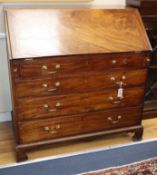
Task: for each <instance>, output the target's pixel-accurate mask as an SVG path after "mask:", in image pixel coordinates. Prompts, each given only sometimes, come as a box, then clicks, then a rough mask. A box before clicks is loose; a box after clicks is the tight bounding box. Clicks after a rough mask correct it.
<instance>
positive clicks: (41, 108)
mask: <svg viewBox="0 0 157 175" xmlns="http://www.w3.org/2000/svg"><path fill="white" fill-rule="evenodd" d="M143 96H144V89H143V88H130V89H124V96H123V98H118V97H117V89H113V90H107V91H99V92H89V93H78V94H71V95H59V96H48V97H39V98H22V99H18V100H17V103H16V105H17V108H16V110H17V116H18V119H19V120H26V119H32V118H42V117H50V116H51V117H56V116H61V115H69V114H77V113H83V112H90V111H100V110H108V109H114V108H119V107H127V106H128V107H129V106H137V105H140V104H142V102H143Z"/></svg>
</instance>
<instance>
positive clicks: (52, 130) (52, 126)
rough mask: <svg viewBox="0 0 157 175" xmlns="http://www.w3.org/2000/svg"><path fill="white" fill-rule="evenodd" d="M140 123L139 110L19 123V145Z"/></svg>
mask: <svg viewBox="0 0 157 175" xmlns="http://www.w3.org/2000/svg"><path fill="white" fill-rule="evenodd" d="M140 121H141V109H138V108H133V109H125V110H117V111H107V112H103V111H102V112H96V113H86V114H82V115H73V116H65V117H59V118H51V119H50V118H49V119H44V120H34V121H27V122H20V123H19V133H20V143H30V142H35V141H44V140H48V139H54V138H60V137H66V136H74V135H77V134H84V133H92V132H98V131H103V130H109V129H114V128H115V129H117V128H120V127H128V126H132V125H138V124H140Z"/></svg>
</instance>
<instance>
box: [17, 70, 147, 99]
mask: <svg viewBox="0 0 157 175" xmlns="http://www.w3.org/2000/svg"><path fill="white" fill-rule="evenodd" d="M146 75H147V69H139V70H121V69H119V70H114V71H113V70H112V71H110V72H108V71H106V72H96V73H94V72H92V73H82V74H79V75H78V74H77V75H74V76H73V75H71V76H64V77H60V76H57V77H55V78H45V79H37V80H35V83H34V81H30V80H23V81H16V83H15V84H16V85H15V93H16V97H28V96H39V95H40V96H42V95H51V94H65V93H77V92H87V91H92V90H104V89H107V88H118V86H119V84H118V83H119V82H120V81H122V82H123V87H133V86H143V85H144V83H145V79H146ZM139 77H140V78H139Z"/></svg>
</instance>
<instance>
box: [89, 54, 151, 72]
mask: <svg viewBox="0 0 157 175" xmlns="http://www.w3.org/2000/svg"><path fill="white" fill-rule="evenodd" d="M88 57H89V58H88V60H89V61H88V66H89V68H90V70H96V69H97V68H98V69H99V70H104V69H111V68H119V67H121V68H122V67H123V68H142V67H147V66H148V65H149V62H150V59H149V58H148V57H146V56H126V57H124V56H123V57H122V56H116V57H115V56H112V57H111V56H109V57H107V56H106V55H105V56H103V55H98V56H94V55H91V56H88Z"/></svg>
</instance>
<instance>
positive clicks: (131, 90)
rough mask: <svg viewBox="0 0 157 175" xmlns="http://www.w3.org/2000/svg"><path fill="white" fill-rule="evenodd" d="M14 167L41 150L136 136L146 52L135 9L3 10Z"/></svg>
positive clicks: (139, 132)
mask: <svg viewBox="0 0 157 175" xmlns="http://www.w3.org/2000/svg"><path fill="white" fill-rule="evenodd" d="M6 31H7V39H8V51H9V62H10V75H11V76H10V77H11V89H12V101H13V124H14V129H15V135H16V141H17V146H16V153H17V161H22V160H25V159H27V156H26V152H27V151H29V150H32V149H36V148H38V147H42V146H44V145H49V144H53V143H56V142H63V141H67V140H74V139H81V138H87V137H92V136H95V137H96V136H100V135H104V134H111V133H118V132H124V131H126V132H133V133H134V136H133V138H134V139H135V140H139V139H141V137H142V132H143V127H142V125H141V120H142V110H143V101H144V91H145V82H146V78H147V67H148V64H149V61H150V59H149V54H150V51H151V46H150V44H149V41H148V39H147V35H146V32H145V30H144V26H143V24H142V21H141V18H140V15H139V13H138V11H137V10H135V9H120V10H118V9H108V10H103V9H52V8H50V9H16V8H15V9H12V8H10V9H6Z"/></svg>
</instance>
